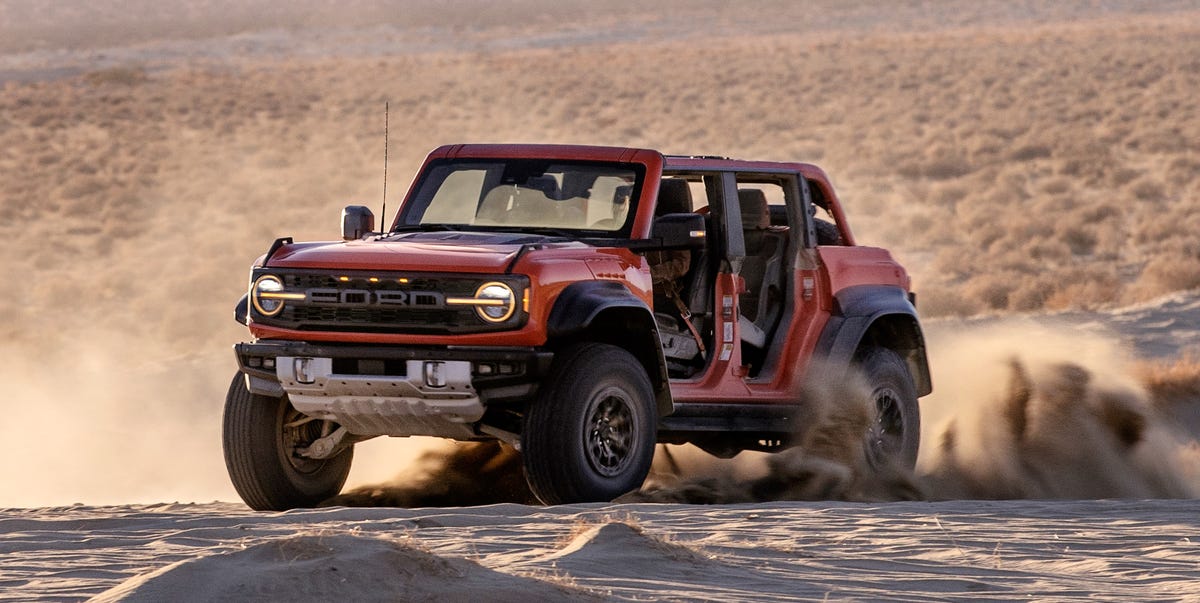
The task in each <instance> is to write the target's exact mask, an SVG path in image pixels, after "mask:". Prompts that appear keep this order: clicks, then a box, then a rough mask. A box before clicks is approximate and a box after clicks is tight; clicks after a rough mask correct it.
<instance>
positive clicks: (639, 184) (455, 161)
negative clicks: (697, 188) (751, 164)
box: [390, 157, 646, 239]
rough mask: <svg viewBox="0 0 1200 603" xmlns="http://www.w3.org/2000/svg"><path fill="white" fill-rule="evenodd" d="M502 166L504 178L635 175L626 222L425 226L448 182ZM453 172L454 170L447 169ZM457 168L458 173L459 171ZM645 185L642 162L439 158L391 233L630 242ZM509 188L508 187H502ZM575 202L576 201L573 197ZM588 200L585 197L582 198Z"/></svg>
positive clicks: (416, 186) (416, 185)
mask: <svg viewBox="0 0 1200 603" xmlns="http://www.w3.org/2000/svg"><path fill="white" fill-rule="evenodd" d="M499 165H503V166H504V168H503V170H502V176H503V175H507V174H509V173H510V172H517V173H540V174H544V173H545V171H546V169H547V168H550V167H572V166H578V167H581V168H588V169H599V170H605V169H608V170H613V171H624V172H631V173H632V174H633V178H634V181H633V184H632V189H631V190H630V193H629V199H628V200H627V201H626V203H627V204H628V206H629V207H628V208H627V209H626V211H625V216H624V221H623V222H622V223H621V224H620V225H619V226H618V227H617V228H615V229H612V230H610V229H605V228H579V227H571V226H563V225H561V224H544V225H538V224H527V225H520V224H511V225H510V224H501V223H498V224H473V223H461V222H445V223H442V222H436V221H433V222H425V221H423V218H424V216H425V215H426V213H427V212H428V211H429V208H430V206H431V205H432V203H433V201H434V197H435V195H436V194H437V192H438V190H440V188H441V187H442V185H443V184H444V183H445V182H446V180H447V179H448V178H449V176H450V175H451V174H454V173H461V170H462V169H469V168H470V167H472V166H477V167H478V166H482V167H484V168H488V167H490V168H492V169H495V168H496V167H497V166H499ZM445 168H451V169H448V170H447V169H445ZM456 168H457V169H456ZM645 183H646V166H645V164H643V163H639V162H614V161H596V160H581V159H558V158H552V157H539V158H527V157H460V158H440V159H435V160H433V161H430V162H429V163H428V164H427V165H426V166H425V168H424V169H423V170H422V173H421V176H420V178H419V179H418V180H417V181H416V182H415V183H414V185H413V188H412V191H411V193H410V195H409V198H408V199H407V201H406V202H405V204H404V205H403V206H402V207H401V208H400V211H399V213H398V215H397V217H396V220H395V222H394V224H393V226H392V228H391V231H390V232H404V231H411V230H419V229H429V228H436V227H437V225H444V226H447V227H451V228H452V229H453V230H463V231H477V232H537V231H543V232H545V231H548V230H557V231H562V232H563V233H564V234H568V235H570V236H572V237H577V238H602V239H603V238H611V239H627V238H629V236H630V233H631V232H632V229H633V225H634V222H635V221H636V217H637V215H638V201H639V199H640V198H641V195H642V190H643V187H644V186H645ZM501 185H502V186H507V184H506V183H504V184H501ZM487 188H489V187H488V186H487V183H486V182H485V183H484V186H483V188H481V189H480V195H481V198H480V199H479V200H478V201H476V203H477V205H476V210H475V211H476V215H475V216H474V217H475V218H478V217H479V216H478V212H479V208H480V206H481V205H482V204H483V203H484V202H485V198H484V197H486V195H484V194H483V190H485V189H487ZM573 198H574V197H573ZM581 198H584V199H587V198H586V197H581Z"/></svg>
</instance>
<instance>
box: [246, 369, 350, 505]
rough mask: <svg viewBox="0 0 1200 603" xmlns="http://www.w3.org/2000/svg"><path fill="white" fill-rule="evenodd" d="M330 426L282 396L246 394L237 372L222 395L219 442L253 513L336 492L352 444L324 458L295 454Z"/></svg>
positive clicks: (343, 479) (308, 501) (347, 465)
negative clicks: (223, 400) (222, 411)
mask: <svg viewBox="0 0 1200 603" xmlns="http://www.w3.org/2000/svg"><path fill="white" fill-rule="evenodd" d="M334 428H336V426H335V425H334V424H332V423H330V422H329V421H321V420H315V419H311V418H309V417H307V416H306V415H304V414H301V413H300V412H298V411H297V410H296V409H295V408H292V405H291V403H289V402H288V400H287V397H286V396H285V397H282V398H271V397H268V396H260V395H257V394H252V393H250V391H249V390H247V389H246V382H245V379H244V378H243V377H242V375H241V374H240V373H239V374H237V375H235V376H234V378H233V383H230V384H229V393H228V394H227V395H226V397H225V418H224V433H223V439H222V440H223V441H222V443H223V445H224V450H225V467H226V468H227V469H228V470H229V478H230V480H231V481H232V482H233V487H234V488H235V489H236V490H237V493H238V495H239V496H241V497H242V500H243V501H245V502H246V504H247V505H249V506H250V508H252V509H255V510H257V511H285V510H287V509H294V508H297V507H312V506H315V505H317V504H319V503H321V502H322V501H324V500H326V499H328V498H330V497H332V496H335V495H336V494H337V493H338V492H340V491H341V489H342V484H344V483H345V482H346V476H347V475H348V474H349V473H350V463H351V461H352V460H353V458H354V449H353V447H348V448H346V449H345V450H343V451H342V452H340V453H338V454H336V455H334V456H333V457H331V458H327V459H311V458H306V457H303V456H300V454H299V453H298V452H297V450H298V449H302V448H306V447H308V446H309V445H310V444H311V443H312V442H313V440H316V439H317V438H320V437H322V436H323V435H328V432H330V431H332V429H334Z"/></svg>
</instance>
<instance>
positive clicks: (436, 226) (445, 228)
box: [389, 222, 468, 234]
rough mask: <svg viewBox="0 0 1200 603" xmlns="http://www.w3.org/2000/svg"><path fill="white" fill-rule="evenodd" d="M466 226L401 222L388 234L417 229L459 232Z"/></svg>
mask: <svg viewBox="0 0 1200 603" xmlns="http://www.w3.org/2000/svg"><path fill="white" fill-rule="evenodd" d="M467 226H468V225H467V224H437V223H432V222H430V223H425V224H401V225H400V226H397V227H396V228H395V229H393V230H392V231H391V232H390V233H389V234H392V233H398V232H412V231H414V230H419V231H421V232H447V231H448V232H460V231H462V230H465V229H466V228H467Z"/></svg>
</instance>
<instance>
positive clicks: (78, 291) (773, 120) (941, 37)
mask: <svg viewBox="0 0 1200 603" xmlns="http://www.w3.org/2000/svg"><path fill="white" fill-rule="evenodd" d="M1198 98H1200V14H1198V13H1194V12H1193V13H1181V15H1177V16H1175V17H1174V18H1170V19H1165V18H1162V17H1157V16H1148V17H1140V18H1126V19H1120V20H1117V19H1112V20H1105V19H1099V20H1093V21H1088V22H1083V23H1076V24H1057V25H1045V26H1034V25H1029V24H1025V25H1022V26H1020V27H1016V26H1014V27H1007V28H1006V27H996V28H990V29H989V28H983V27H977V26H974V27H968V28H957V29H947V30H945V31H936V32H918V33H869V32H862V33H859V34H858V35H846V34H844V33H843V34H827V35H822V34H815V33H810V34H808V35H783V34H777V35H771V36H754V37H750V36H741V35H728V36H723V37H718V38H710V39H706V40H703V41H700V40H697V39H685V40H678V41H666V42H658V43H654V42H640V43H620V42H618V43H611V44H596V45H590V46H589V45H577V46H568V47H561V48H554V49H517V50H507V51H493V52H488V53H477V52H471V51H467V50H464V51H457V52H439V53H426V54H414V55H408V56H396V57H388V58H371V59H354V58H332V59H331V58H326V59H305V60H300V59H281V60H273V61H259V62H249V61H241V62H239V61H226V62H222V63H220V64H219V65H209V66H191V67H188V66H182V67H178V68H175V69H170V70H157V71H154V72H148V71H146V70H143V69H141V68H139V66H137V65H129V66H120V67H115V68H108V69H103V70H95V71H91V72H88V73H86V74H83V75H81V76H79V77H74V78H67V79H60V80H55V81H46V82H39V83H28V84H17V83H12V82H10V83H9V84H7V85H6V86H5V87H4V89H3V91H2V92H0V173H3V174H4V178H3V181H2V182H0V223H2V224H3V226H0V234H2V235H3V236H4V239H5V240H6V241H8V243H7V244H6V245H5V248H4V251H3V255H4V258H3V259H4V262H5V265H6V266H8V267H9V268H10V271H11V273H12V274H14V275H19V280H20V281H21V282H22V283H23V286H22V287H20V288H10V289H8V292H6V293H5V294H4V297H2V298H0V306H2V307H0V313H2V315H4V316H6V317H10V320H7V321H4V324H3V325H2V327H0V328H3V329H4V331H5V332H4V333H2V334H3V335H4V336H6V337H8V338H10V339H11V338H14V337H16V338H21V337H37V338H42V337H44V336H45V335H46V334H47V333H55V332H61V329H62V327H64V326H67V327H77V326H95V325H97V324H102V325H107V326H109V327H111V329H113V330H114V331H121V332H125V333H130V332H133V333H137V334H139V335H145V336H148V337H165V338H170V339H171V340H173V341H175V342H177V343H181V344H185V345H189V346H190V345H197V346H202V345H213V344H215V343H216V341H214V340H219V341H221V342H225V341H229V340H230V339H232V338H234V337H236V330H235V328H234V327H233V326H231V321H229V320H228V314H229V308H230V307H231V306H232V302H233V301H234V300H236V298H237V296H238V294H239V292H240V289H241V288H242V286H243V283H242V282H241V281H242V278H241V275H242V273H243V272H244V270H245V266H246V264H247V262H248V260H250V259H252V258H253V256H255V255H257V254H258V253H260V252H261V251H262V250H264V249H265V247H266V246H267V245H268V244H269V242H270V240H271V239H272V238H274V237H275V236H281V235H296V236H298V237H305V238H308V237H330V236H333V235H335V232H336V230H335V228H334V226H335V225H336V223H335V219H336V216H337V211H338V208H339V207H340V206H341V205H343V204H345V203H348V202H367V203H371V204H372V205H374V206H376V207H378V197H379V189H380V182H379V180H380V172H381V168H382V165H381V164H382V157H381V155H382V140H381V129H382V128H381V125H382V124H381V121H382V119H381V117H382V115H381V113H382V106H383V103H384V101H390V102H391V106H392V123H393V129H392V135H393V136H392V158H393V160H392V165H391V173H392V174H401V176H398V177H397V178H396V180H397V181H396V182H393V183H392V184H393V186H392V190H398V189H401V188H402V184H404V183H405V182H406V180H407V178H408V175H410V174H411V173H412V172H413V170H415V168H416V166H417V164H418V162H419V160H420V158H421V156H422V155H423V154H424V153H425V152H426V151H427V150H428V149H430V148H432V147H433V146H435V145H437V144H441V143H445V142H452V141H550V142H586V143H599V144H617V145H637V146H649V147H654V148H659V149H662V150H664V151H666V152H673V153H719V154H727V155H733V156H741V157H753V158H771V159H781V160H789V159H800V160H809V161H813V162H817V163H820V164H822V165H824V166H825V167H827V169H828V170H829V172H830V173H831V174H832V175H833V177H834V179H835V181H836V182H837V184H838V185H840V188H841V190H842V193H843V197H844V198H845V201H846V203H847V205H848V208H849V213H850V215H851V217H852V219H853V224H854V226H855V227H856V228H857V230H858V231H859V238H860V239H862V240H863V241H866V242H870V243H876V244H880V245H883V246H887V247H890V248H893V249H895V250H896V252H897V254H898V255H899V256H900V258H901V260H903V261H905V262H906V263H907V264H908V265H909V266H910V268H911V269H912V271H913V273H914V275H915V277H916V286H917V288H918V290H919V291H920V292H921V295H922V309H923V311H924V313H925V314H926V315H941V314H960V315H961V314H971V313H978V312H986V311H998V310H1001V311H1002V310H1019V311H1031V310H1032V311H1036V310H1041V309H1060V308H1073V307H1074V308H1080V307H1082V308H1091V307H1096V306H1103V305H1109V304H1120V303H1128V302H1132V301H1138V300H1144V299H1148V298H1152V297H1154V296H1157V295H1161V294H1164V293H1167V292H1171V291H1175V290H1180V289H1187V288H1193V287H1197V286H1200V269H1198V268H1197V266H1200V243H1197V241H1196V238H1195V236H1194V233H1195V232H1196V231H1197V229H1198V227H1200V204H1197V203H1196V199H1197V197H1198V196H1200V111H1198V110H1197V105H1198V103H1200V100H1197V99H1198ZM396 200H397V198H396V197H394V198H393V207H394V203H395V202H396ZM82 299H86V300H87V303H86V304H81V303H79V302H80V301H81V300H82ZM13 319H15V320H13Z"/></svg>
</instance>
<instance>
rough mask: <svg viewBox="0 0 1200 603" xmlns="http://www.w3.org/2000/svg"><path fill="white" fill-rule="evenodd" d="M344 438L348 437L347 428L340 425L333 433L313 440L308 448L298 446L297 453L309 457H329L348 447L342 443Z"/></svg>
mask: <svg viewBox="0 0 1200 603" xmlns="http://www.w3.org/2000/svg"><path fill="white" fill-rule="evenodd" d="M344 439H346V428H345V427H338V428H337V429H335V430H334V431H333V433H331V434H329V435H327V436H325V437H322V438H317V439H315V440H313V441H312V443H311V444H309V445H308V447H307V448H297V449H296V454H299V455H300V456H302V457H304V458H309V459H327V458H329V457H331V456H335V455H337V454H338V453H339V452H341V451H342V450H344V449H345V448H346V446H344V445H343V444H342V440H344Z"/></svg>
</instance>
